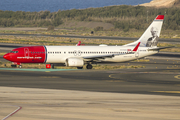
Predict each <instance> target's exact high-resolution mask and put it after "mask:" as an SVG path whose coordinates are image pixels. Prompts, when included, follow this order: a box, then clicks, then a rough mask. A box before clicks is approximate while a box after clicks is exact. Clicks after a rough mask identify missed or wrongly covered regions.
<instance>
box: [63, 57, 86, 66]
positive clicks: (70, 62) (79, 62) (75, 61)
mask: <svg viewBox="0 0 180 120" xmlns="http://www.w3.org/2000/svg"><path fill="white" fill-rule="evenodd" d="M83 65H84V61H83V59H80V58H67V59H66V66H68V67H82V66H83Z"/></svg>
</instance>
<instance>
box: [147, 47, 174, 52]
mask: <svg viewBox="0 0 180 120" xmlns="http://www.w3.org/2000/svg"><path fill="white" fill-rule="evenodd" d="M173 47H174V46H172V47H155V48H149V49H148V51H153V50H161V49H166V48H173Z"/></svg>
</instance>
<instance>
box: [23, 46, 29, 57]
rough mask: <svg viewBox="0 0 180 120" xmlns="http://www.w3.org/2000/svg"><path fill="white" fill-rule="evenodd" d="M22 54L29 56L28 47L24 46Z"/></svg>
mask: <svg viewBox="0 0 180 120" xmlns="http://www.w3.org/2000/svg"><path fill="white" fill-rule="evenodd" d="M24 56H25V57H29V49H28V48H24Z"/></svg>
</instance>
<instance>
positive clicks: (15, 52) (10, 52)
mask: <svg viewBox="0 0 180 120" xmlns="http://www.w3.org/2000/svg"><path fill="white" fill-rule="evenodd" d="M10 53H18V51H11V52H10Z"/></svg>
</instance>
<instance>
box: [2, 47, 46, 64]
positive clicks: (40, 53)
mask: <svg viewBox="0 0 180 120" xmlns="http://www.w3.org/2000/svg"><path fill="white" fill-rule="evenodd" d="M12 51H18V53H7V54H6V55H5V56H4V58H5V59H7V60H9V61H12V62H17V63H44V62H45V59H46V50H45V48H44V46H28V47H20V48H16V49H13V50H12Z"/></svg>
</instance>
